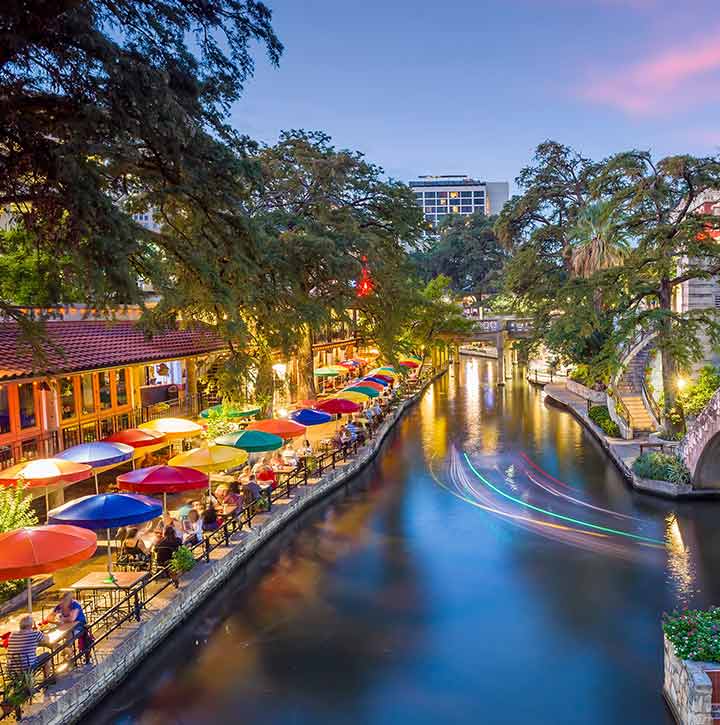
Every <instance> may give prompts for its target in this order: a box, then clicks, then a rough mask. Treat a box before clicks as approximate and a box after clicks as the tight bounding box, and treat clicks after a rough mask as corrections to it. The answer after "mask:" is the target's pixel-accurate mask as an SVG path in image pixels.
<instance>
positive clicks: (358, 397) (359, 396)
mask: <svg viewBox="0 0 720 725" xmlns="http://www.w3.org/2000/svg"><path fill="white" fill-rule="evenodd" d="M328 398H345V400H350V401H352V402H353V403H364V402H365V401H366V400H369V399H370V396H369V395H365V393H358V392H357V391H356V390H349V391H348V392H344V391H340V392H339V393H333V394H332V395H328Z"/></svg>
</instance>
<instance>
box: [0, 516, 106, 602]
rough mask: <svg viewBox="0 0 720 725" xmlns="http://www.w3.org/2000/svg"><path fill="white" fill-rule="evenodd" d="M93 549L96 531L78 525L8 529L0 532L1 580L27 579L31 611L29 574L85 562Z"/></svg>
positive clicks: (48, 571) (95, 546)
mask: <svg viewBox="0 0 720 725" xmlns="http://www.w3.org/2000/svg"><path fill="white" fill-rule="evenodd" d="M96 548H97V536H96V534H95V532H94V531H90V530H89V529H81V528H80V527H79V526H66V525H62V524H61V525H58V526H25V527H23V528H21V529H15V530H14V531H7V532H5V533H4V534H0V581H8V580H10V579H27V580H28V609H29V611H30V612H31V613H32V587H31V585H30V577H32V576H35V575H36V574H49V573H50V572H53V571H57V570H58V569H64V568H65V567H67V566H71V565H72V564H77V563H78V562H79V561H85V559H89V558H90V557H91V556H92V555H93V554H94V553H95V549H96Z"/></svg>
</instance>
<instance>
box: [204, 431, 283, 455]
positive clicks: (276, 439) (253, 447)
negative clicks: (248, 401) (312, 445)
mask: <svg viewBox="0 0 720 725" xmlns="http://www.w3.org/2000/svg"><path fill="white" fill-rule="evenodd" d="M215 443H217V444H218V445H219V446H232V447H233V448H242V450H244V451H247V452H248V453H261V452H264V451H276V450H277V449H278V448H282V444H283V439H282V438H281V437H280V436H276V435H273V434H272V433H264V432H263V431H261V430H243V431H238V432H237V433H227V434H225V435H222V436H220V437H219V438H216V439H215Z"/></svg>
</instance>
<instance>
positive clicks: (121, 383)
mask: <svg viewBox="0 0 720 725" xmlns="http://www.w3.org/2000/svg"><path fill="white" fill-rule="evenodd" d="M127 404H128V394H127V378H126V377H125V370H116V371H115V405H117V406H118V407H120V406H123V405H127Z"/></svg>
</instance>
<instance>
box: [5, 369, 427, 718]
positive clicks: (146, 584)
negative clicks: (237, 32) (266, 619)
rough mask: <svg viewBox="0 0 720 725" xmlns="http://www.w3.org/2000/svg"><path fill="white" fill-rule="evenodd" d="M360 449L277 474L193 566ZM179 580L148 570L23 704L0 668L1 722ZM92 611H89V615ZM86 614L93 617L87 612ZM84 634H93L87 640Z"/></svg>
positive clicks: (200, 550) (38, 673)
mask: <svg viewBox="0 0 720 725" xmlns="http://www.w3.org/2000/svg"><path fill="white" fill-rule="evenodd" d="M433 374H434V371H428V373H427V375H424V376H423V378H422V379H421V380H415V381H412V382H410V381H408V382H404V383H402V384H401V385H400V387H399V390H398V393H397V395H396V397H395V398H394V399H393V400H391V401H390V403H389V405H388V407H387V408H386V409H385V411H384V412H383V415H382V417H381V419H380V420H378V419H377V418H374V419H372V420H371V421H369V424H368V425H367V427H366V433H367V438H366V441H365V442H369V441H370V440H372V439H373V438H374V436H375V434H376V433H377V430H378V428H379V426H380V425H381V424H382V422H383V421H384V420H385V418H386V417H387V415H388V414H389V413H391V412H392V411H393V410H394V409H395V408H396V407H397V406H398V404H399V403H400V402H401V401H402V400H403V399H405V398H407V397H410V396H412V395H413V394H414V393H415V392H416V391H417V389H418V388H419V386H420V385H421V384H422V383H424V382H425V380H426V379H427V378H429V377H431V376H432V375H433ZM363 444H364V442H361V441H360V440H359V439H358V438H356V439H355V440H353V441H350V442H348V443H345V444H342V445H340V446H339V447H333V448H332V449H331V450H326V451H321V452H319V453H317V454H315V455H313V456H311V457H310V460H308V459H302V462H301V463H300V464H299V465H298V466H297V467H296V468H295V469H294V470H293V471H290V472H287V473H280V474H279V475H278V480H277V485H276V487H275V488H274V489H270V490H268V491H266V492H264V494H263V495H262V496H261V497H260V498H259V499H258V500H257V501H255V502H253V503H251V504H248V505H246V506H244V507H243V508H242V509H241V510H240V511H239V513H237V514H236V515H233V516H230V517H229V518H227V519H226V520H224V521H223V522H222V524H221V525H220V526H219V527H218V528H217V529H216V530H215V531H212V532H205V535H204V536H203V539H202V540H201V541H199V542H197V543H195V544H193V545H191V546H188V548H189V549H190V550H191V551H192V554H193V558H194V559H195V561H196V563H198V562H206V563H209V562H210V559H211V554H212V553H213V551H215V550H217V549H219V548H221V547H225V548H229V547H230V546H231V545H232V537H233V536H234V535H235V534H237V533H238V532H240V531H242V530H243V529H244V527H245V526H247V527H248V529H252V526H253V520H254V518H255V517H256V516H257V515H258V514H260V513H265V512H269V511H271V510H272V505H273V503H275V502H276V501H278V500H279V499H283V498H290V497H292V495H293V491H294V489H296V488H297V487H298V486H301V485H307V484H308V481H309V480H310V479H315V478H317V479H319V478H321V477H322V475H323V474H324V473H325V472H327V471H329V470H334V469H335V468H336V466H337V465H338V463H340V462H343V463H344V462H347V461H348V460H350V459H351V458H354V457H355V456H357V454H358V452H359V449H360V448H361V447H362V445H363ZM238 545H240V544H238ZM179 576H180V575H177V574H175V573H174V572H173V571H172V570H171V566H170V565H169V564H168V565H167V566H165V567H162V568H160V569H156V570H155V571H152V568H151V570H150V571H148V574H147V576H146V577H144V578H143V579H141V580H140V581H139V582H138V583H137V584H135V585H134V586H133V587H131V588H130V589H128V590H127V591H126V593H125V594H124V596H122V597H121V598H120V599H119V600H116V601H115V602H114V603H112V605H111V606H110V607H108V608H106V609H104V611H101V612H100V613H99V614H98V616H97V617H95V618H94V619H92V620H90V621H89V622H88V624H87V626H86V627H85V628H83V629H82V630H79V631H77V632H75V633H73V634H72V635H71V636H69V637H67V638H64V639H63V640H62V642H60V643H58V644H57V646H55V647H54V648H53V649H52V650H51V652H50V658H49V663H50V668H51V679H50V680H46V679H45V677H44V676H43V664H42V663H38V664H37V665H36V666H35V668H34V669H33V670H32V672H31V673H29V676H30V683H29V684H28V685H27V688H26V689H27V692H25V697H24V699H23V700H22V702H13V703H8V701H7V696H8V692H10V691H12V690H13V688H14V687H16V684H17V683H16V681H15V679H14V677H13V675H12V674H11V673H10V672H9V670H8V667H7V663H4V664H3V663H2V662H0V684H2V688H3V689H2V692H1V693H0V695H2V705H3V710H2V712H0V719H2V718H4V717H6V716H8V715H11V714H14V715H15V716H16V717H17V718H18V719H19V718H20V717H21V716H22V707H23V705H24V704H26V703H27V702H29V701H32V698H33V696H34V695H35V694H36V693H37V692H38V691H39V690H40V689H43V688H44V687H47V686H48V685H49V684H51V683H52V682H53V681H54V678H55V675H56V674H60V673H61V672H63V671H64V670H65V669H68V668H75V667H77V666H78V664H80V663H81V662H82V661H84V662H86V663H88V662H90V661H91V660H92V659H93V658H94V657H95V652H96V650H97V648H98V646H99V645H101V644H102V643H103V642H105V641H106V640H107V639H108V638H109V637H110V636H111V635H113V634H114V633H115V632H117V630H118V629H120V628H121V627H122V626H123V625H125V624H127V623H128V622H139V621H141V619H142V615H143V613H144V612H147V611H148V610H149V609H150V607H149V605H150V604H151V603H152V602H153V601H154V600H155V599H156V598H157V597H158V596H159V595H160V594H162V592H164V591H165V590H166V589H167V588H168V587H170V586H175V587H177V586H178V579H179ZM90 609H91V608H90V607H88V610H90ZM88 613H90V614H91V616H92V613H91V612H90V611H88ZM88 633H91V636H89V635H88ZM15 693H17V691H15Z"/></svg>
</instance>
